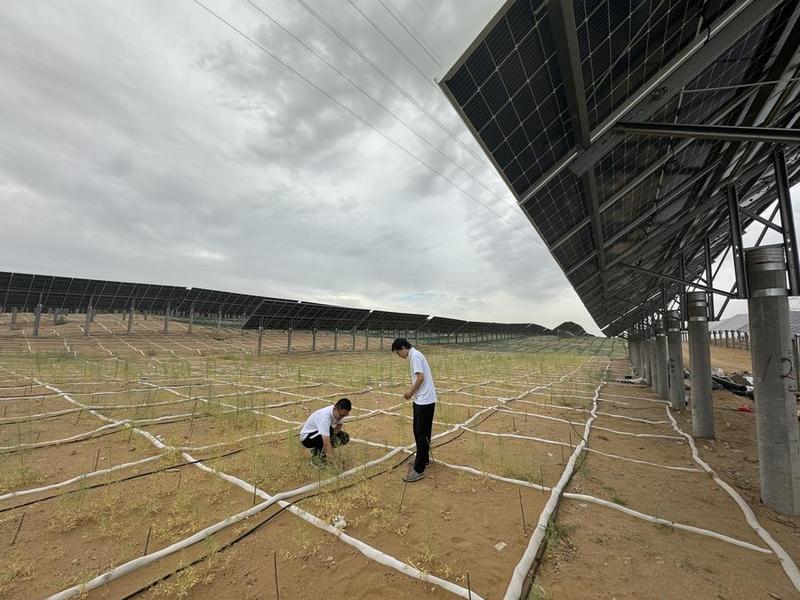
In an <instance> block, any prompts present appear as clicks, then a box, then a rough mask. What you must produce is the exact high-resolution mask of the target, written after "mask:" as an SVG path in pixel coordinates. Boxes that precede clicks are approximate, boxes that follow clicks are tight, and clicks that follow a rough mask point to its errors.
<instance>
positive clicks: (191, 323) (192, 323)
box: [188, 302, 194, 333]
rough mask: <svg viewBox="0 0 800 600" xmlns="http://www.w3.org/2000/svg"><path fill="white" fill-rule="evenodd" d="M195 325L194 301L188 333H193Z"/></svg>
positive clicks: (190, 310)
mask: <svg viewBox="0 0 800 600" xmlns="http://www.w3.org/2000/svg"><path fill="white" fill-rule="evenodd" d="M193 326H194V302H192V305H191V306H190V307H189V331H188V333H192V327H193Z"/></svg>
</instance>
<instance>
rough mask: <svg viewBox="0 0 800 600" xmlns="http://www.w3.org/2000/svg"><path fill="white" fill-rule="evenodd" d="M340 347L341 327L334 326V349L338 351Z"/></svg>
mask: <svg viewBox="0 0 800 600" xmlns="http://www.w3.org/2000/svg"><path fill="white" fill-rule="evenodd" d="M338 349H339V328H338V327H334V328H333V351H334V352H336V351H337V350H338Z"/></svg>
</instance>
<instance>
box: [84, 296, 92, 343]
mask: <svg viewBox="0 0 800 600" xmlns="http://www.w3.org/2000/svg"><path fill="white" fill-rule="evenodd" d="M91 325H92V301H91V300H89V306H87V307H86V320H85V321H84V322H83V335H85V336H88V335H89V330H90V329H91Z"/></svg>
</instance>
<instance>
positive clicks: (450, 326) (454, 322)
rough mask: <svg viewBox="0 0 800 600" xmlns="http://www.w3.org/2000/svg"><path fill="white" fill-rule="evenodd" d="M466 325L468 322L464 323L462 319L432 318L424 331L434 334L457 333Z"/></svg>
mask: <svg viewBox="0 0 800 600" xmlns="http://www.w3.org/2000/svg"><path fill="white" fill-rule="evenodd" d="M466 324H467V321H462V320H460V319H449V318H447V317H432V318H431V319H430V320H429V321H428V322H427V323H425V325H424V326H423V327H422V329H424V330H425V331H431V332H434V333H455V332H456V331H461V330H462V329H463V328H464V326H465V325H466Z"/></svg>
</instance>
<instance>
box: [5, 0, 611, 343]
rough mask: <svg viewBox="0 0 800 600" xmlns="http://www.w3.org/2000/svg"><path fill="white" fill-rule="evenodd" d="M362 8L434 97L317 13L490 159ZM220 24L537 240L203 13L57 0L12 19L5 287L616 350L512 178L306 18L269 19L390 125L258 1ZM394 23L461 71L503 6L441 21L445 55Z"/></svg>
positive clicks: (393, 60)
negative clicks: (224, 296) (347, 308)
mask: <svg viewBox="0 0 800 600" xmlns="http://www.w3.org/2000/svg"><path fill="white" fill-rule="evenodd" d="M354 2H355V3H356V4H357V5H358V6H359V7H360V8H361V10H362V11H363V12H364V13H365V14H366V15H367V16H368V17H369V18H370V19H372V20H373V21H374V22H375V23H376V24H377V25H378V26H379V27H380V28H381V29H382V30H383V31H384V32H385V33H386V35H388V36H389V37H390V38H391V39H392V40H393V41H395V43H396V44H397V45H398V46H399V47H400V48H401V49H402V50H403V51H404V52H405V53H406V54H407V55H408V56H409V58H411V59H412V60H413V61H414V63H415V64H416V65H418V67H419V68H420V69H421V70H422V71H423V72H424V73H425V74H426V75H427V77H428V79H427V80H425V79H423V78H422V76H420V74H419V73H417V72H416V71H415V70H414V69H413V68H412V67H411V65H410V64H409V63H408V62H407V61H406V60H405V59H404V58H403V57H402V56H401V55H400V54H399V53H398V52H397V51H396V50H395V49H394V48H392V47H391V46H390V45H389V44H388V43H387V42H386V41H385V40H384V39H383V38H382V37H381V35H380V33H379V32H377V31H376V30H375V29H374V28H373V27H372V26H371V25H370V24H369V23H368V22H367V21H366V20H365V19H364V18H363V17H362V16H361V15H359V14H358V13H357V12H356V11H355V10H354V9H353V8H352V7H351V6H350V5H349V4H347V3H344V2H342V3H335V4H333V3H325V2H320V1H317V2H311V3H310V4H311V6H312V7H313V8H314V10H316V11H318V12H319V13H320V14H321V15H323V16H324V18H325V19H326V20H329V22H330V23H331V25H332V26H333V27H335V28H337V29H338V30H339V31H341V32H342V33H343V34H344V35H345V36H346V37H347V38H348V39H349V40H351V41H352V42H353V43H354V44H356V45H357V46H358V47H359V48H361V49H362V50H363V51H364V52H365V53H366V54H367V55H368V56H369V57H370V58H371V59H372V60H373V61H375V62H376V63H377V64H378V65H380V68H381V69H382V70H384V71H385V72H386V73H387V74H388V75H389V76H390V77H392V78H393V79H394V80H395V81H396V82H397V83H398V84H399V85H401V86H402V87H403V88H404V89H406V90H407V91H408V92H409V93H410V94H411V95H412V96H413V97H415V98H417V99H418V100H419V101H420V102H421V103H422V104H423V105H424V106H425V107H426V108H427V109H428V110H429V111H430V112H431V113H432V114H434V115H436V117H437V119H439V120H440V121H441V122H442V123H444V124H445V125H446V126H447V127H449V128H451V129H452V130H453V131H455V132H456V133H457V135H458V137H459V139H460V140H462V142H463V143H464V144H466V145H467V146H468V147H469V148H470V149H471V150H472V152H473V153H475V154H477V155H478V156H480V157H482V158H483V153H482V151H481V150H480V149H479V147H478V146H477V144H476V143H475V142H474V141H473V140H472V139H471V136H470V134H469V133H468V131H467V130H466V128H465V127H464V126H463V124H462V123H461V122H460V120H459V119H458V117H457V116H456V115H455V112H454V111H453V110H452V108H451V107H450V106H449V104H448V102H447V100H446V99H445V98H444V96H443V95H442V94H441V93H440V92H439V91H437V90H436V88H435V86H434V85H432V84H431V82H432V80H433V78H434V77H435V76H438V75H441V73H442V72H443V71H444V69H442V68H440V67H438V66H437V65H435V64H434V63H433V61H431V60H430V59H429V58H428V57H427V56H426V55H425V53H424V52H423V51H422V50H420V49H419V48H418V47H416V45H415V43H414V42H413V40H411V39H410V38H409V36H408V35H407V34H406V33H405V32H404V31H403V30H402V28H401V27H400V26H399V25H397V23H395V22H394V21H393V19H392V18H391V17H390V16H389V15H388V14H386V12H385V11H384V10H383V8H382V7H381V6H380V5H379V4H376V3H366V2H363V1H362V2H359V1H358V0H354ZM208 4H209V6H210V7H211V8H213V9H214V10H215V11H218V12H219V13H220V14H222V15H224V16H225V18H226V19H229V20H230V21H231V22H232V23H234V24H235V25H236V26H237V27H239V28H241V29H242V30H243V31H245V32H247V34H248V35H250V36H251V37H253V38H254V39H256V40H258V41H259V43H261V44H263V45H264V46H265V47H267V48H269V49H270V50H271V51H273V52H275V54H276V55H278V56H280V57H281V58H282V59H283V60H285V61H286V62H287V63H289V64H291V66H292V67H293V68H294V69H296V70H297V71H299V72H300V73H302V74H303V75H304V76H306V77H307V78H308V79H310V80H311V81H313V82H315V83H316V84H317V85H319V86H320V87H322V88H323V89H324V90H325V91H326V92H328V93H329V94H330V95H331V96H333V97H335V98H336V99H337V100H338V101H339V102H341V103H342V104H344V105H345V106H347V107H349V108H350V109H351V110H352V111H353V112H355V113H357V114H358V115H360V116H361V117H362V118H363V119H365V120H366V121H367V122H369V123H370V124H371V125H372V126H374V127H375V128H376V129H377V130H379V131H380V132H381V133H382V134H384V135H385V136H387V137H390V138H391V139H393V140H396V141H397V143H398V144H400V145H402V146H403V147H404V148H406V149H408V150H409V151H410V153H411V154H413V155H415V156H417V157H419V159H420V160H421V161H423V162H424V163H425V164H427V165H429V166H430V167H431V168H432V169H434V170H435V171H438V172H439V173H441V174H442V175H444V176H445V177H447V178H448V179H450V180H452V181H453V182H455V183H456V184H457V185H458V186H459V187H461V188H463V189H464V190H466V191H467V192H468V193H469V194H470V195H472V196H474V198H475V199H478V200H479V201H480V202H483V203H485V204H486V205H488V206H490V207H491V208H492V210H494V211H496V212H497V213H499V214H501V215H503V216H504V217H505V218H507V219H508V220H509V221H510V222H511V223H513V224H514V226H516V228H519V230H522V231H519V230H518V229H516V228H515V227H513V226H511V225H509V224H507V223H506V222H504V221H502V220H500V219H498V218H497V217H496V216H495V215H494V214H492V212H490V211H488V210H487V209H485V208H483V207H482V206H480V205H479V204H478V202H476V201H475V200H474V199H471V198H469V197H468V196H467V195H465V194H464V193H462V192H461V191H458V190H457V189H455V188H454V187H453V186H452V185H451V184H449V183H448V182H446V181H444V180H443V179H442V178H441V177H440V176H439V175H437V174H436V173H434V172H433V171H432V170H429V169H428V168H426V167H425V166H423V165H421V164H420V163H419V162H418V161H417V160H415V159H414V158H412V157H411V156H409V154H407V153H406V152H404V151H403V150H400V149H398V148H397V147H396V146H394V145H393V144H392V143H390V142H389V141H387V140H386V139H385V138H384V137H383V136H382V135H381V133H378V132H376V131H375V130H373V129H371V128H370V127H368V126H366V125H364V124H363V123H361V122H359V121H358V120H357V119H356V118H354V117H353V116H352V115H351V114H349V113H348V112H347V111H346V110H344V109H342V108H341V107H340V106H338V105H337V104H336V103H334V102H332V101H331V100H330V99H328V98H326V97H325V96H324V95H323V94H321V93H320V92H318V91H317V90H315V89H313V88H312V87H310V86H309V85H308V84H307V83H305V82H304V81H302V80H301V79H299V78H298V77H297V76H296V75H295V74H293V73H291V72H290V71H288V70H287V69H285V68H284V67H283V66H281V65H279V64H278V63H277V62H275V61H274V60H272V59H271V58H269V57H268V56H267V55H266V54H264V53H263V52H261V51H260V50H258V49H257V48H255V47H254V46H253V45H252V44H250V43H249V42H247V41H246V40H244V39H243V38H241V37H240V36H238V35H236V34H235V33H234V32H232V31H231V30H229V29H228V28H226V27H225V26H224V25H223V24H222V23H220V22H219V21H217V20H216V19H214V18H213V17H212V16H211V15H209V14H208V13H206V12H205V11H203V10H202V9H201V8H200V7H198V6H197V5H196V4H194V3H192V2H189V1H186V2H171V3H163V2H156V1H155V0H143V1H141V2H136V3H130V4H127V5H125V4H119V3H117V2H112V1H111V0H106V1H89V0H83V1H75V2H70V3H69V4H64V3H61V2H56V1H55V0H53V1H52V2H45V1H42V2H37V3H35V5H31V3H25V4H23V3H15V4H12V5H9V6H8V7H6V10H5V12H4V16H3V17H2V21H0V27H2V30H3V33H4V35H3V36H0V56H2V63H3V69H2V71H0V131H2V132H3V137H4V144H3V145H2V147H0V201H1V202H2V204H3V212H4V225H5V227H4V236H3V237H2V238H1V239H0V252H2V255H3V256H4V259H5V260H4V264H3V269H6V270H16V271H25V272H43V273H54V274H64V275H74V276H84V277H103V278H114V279H126V280H141V281H151V282H161V283H175V284H181V285H192V286H203V287H213V288H218V289H231V290H237V291H242V292H249V293H259V294H269V295H273V296H286V297H293V298H302V299H308V300H315V301H323V302H338V303H344V304H352V305H359V306H369V307H375V308H384V309H395V310H407V311H413V312H423V313H430V314H434V313H435V314H440V315H446V316H454V317H462V318H469V319H476V320H501V321H536V322H540V323H542V324H545V325H555V324H557V323H559V322H561V321H564V320H575V321H578V322H579V323H581V324H582V325H584V326H585V327H586V328H587V329H592V330H595V331H596V328H595V327H594V324H593V323H592V322H591V320H590V318H589V317H588V314H587V313H586V311H585V309H583V307H582V305H581V304H580V302H579V301H578V299H577V297H576V295H575V294H574V292H573V291H572V290H571V288H570V287H569V284H568V283H567V282H566V279H565V278H564V277H563V275H562V274H561V272H560V270H559V269H558V267H557V266H556V264H555V262H554V261H553V259H552V258H551V257H550V256H549V253H548V252H547V250H546V249H545V248H544V245H543V244H542V243H541V242H540V241H539V240H538V239H537V236H536V233H535V232H534V230H533V229H532V228H531V227H530V225H529V223H528V222H527V220H526V219H525V218H524V216H523V215H522V213H521V212H520V211H519V210H518V209H517V208H516V207H515V206H513V204H514V201H513V197H512V196H511V194H510V193H509V192H508V190H507V189H506V188H505V186H504V185H503V183H502V181H501V180H500V178H499V177H498V175H497V174H496V173H494V172H493V171H492V170H490V169H487V168H485V167H484V166H481V165H479V164H478V162H477V161H476V159H475V158H474V157H473V156H471V155H470V154H469V153H468V152H467V151H465V150H464V149H463V148H461V147H459V146H458V145H457V144H456V143H455V142H454V141H453V140H452V139H451V138H450V137H449V136H448V135H447V134H446V133H445V132H443V131H442V130H441V128H440V127H439V126H437V125H436V124H435V123H433V122H432V121H431V120H430V119H428V118H427V117H425V116H424V115H423V114H422V113H421V112H420V111H419V110H418V109H417V108H416V107H414V106H413V105H411V104H410V103H409V102H408V101H407V100H406V99H405V98H403V97H402V96H401V95H400V94H399V93H397V91H396V90H395V89H394V88H392V86H391V85H389V84H388V83H386V82H385V81H384V80H383V79H381V78H380V77H379V75H378V74H377V73H376V72H374V71H373V70H372V69H370V68H369V67H367V66H366V65H365V64H364V62H363V61H362V60H361V59H360V58H358V56H356V54H355V53H353V52H352V51H351V50H350V49H349V48H347V47H346V46H345V45H344V44H343V43H342V42H341V41H339V40H338V39H336V38H335V37H334V36H332V35H331V34H330V32H329V31H328V30H327V29H325V27H324V26H322V25H321V24H320V23H318V22H317V21H316V20H315V19H313V18H312V17H311V16H310V15H309V14H308V13H307V12H306V11H305V10H304V9H303V8H302V7H301V6H300V5H299V4H298V3H297V2H294V1H289V0H285V1H283V2H267V1H266V0H257V4H259V5H260V6H262V7H263V8H264V9H265V10H268V11H269V13H270V14H271V15H273V16H274V17H275V18H276V19H278V20H279V21H280V22H281V23H282V24H284V25H285V26H286V27H287V28H288V29H290V30H291V31H292V32H293V33H294V34H295V35H297V36H298V37H299V38H301V39H303V40H304V41H306V43H308V44H309V45H310V46H312V47H313V48H315V49H316V50H317V51H318V52H319V53H320V54H322V55H323V56H325V58H326V59H327V60H328V61H330V62H331V63H333V64H335V65H336V66H337V68H339V69H341V70H342V72H344V73H346V74H347V76H348V77H349V78H351V79H352V80H353V81H355V82H356V83H357V84H358V85H359V86H361V87H363V89H364V90H365V91H366V92H367V93H368V94H369V95H371V96H372V97H374V98H375V99H376V100H377V101H378V102H379V103H380V104H381V105H383V107H385V108H382V107H381V106H378V105H377V104H376V103H375V102H373V101H372V100H370V99H368V98H367V97H365V95H364V94H362V93H361V92H359V91H358V90H356V89H355V88H354V87H353V86H352V85H350V84H349V83H347V82H346V81H344V80H343V79H342V78H341V77H339V76H338V75H337V74H336V73H334V72H333V71H332V70H331V69H330V68H329V67H328V66H326V65H325V64H324V63H322V62H321V61H319V60H318V59H317V58H316V57H314V56H313V55H312V54H310V53H309V52H308V51H307V50H305V49H303V48H302V47H300V46H299V45H297V43H296V42H295V41H294V40H292V39H291V38H290V37H288V36H287V35H286V34H285V33H283V32H282V31H280V30H279V29H278V28H276V27H275V26H274V25H272V24H270V23H269V22H268V20H267V19H266V18H265V17H264V16H263V15H262V14H260V13H258V12H257V11H256V10H255V9H254V8H253V7H251V6H250V5H248V4H247V3H246V2H244V1H243V0H208ZM388 4H389V5H390V6H394V7H397V8H398V10H399V11H400V13H399V14H401V15H402V16H403V19H405V20H406V21H407V22H408V23H409V24H410V25H411V26H412V27H413V28H414V29H415V31H416V32H417V33H418V34H419V35H421V36H422V37H423V38H424V39H425V41H426V43H427V44H428V45H429V46H430V47H431V48H433V49H434V50H435V52H434V54H435V55H437V56H440V57H441V58H440V59H439V61H440V62H442V63H443V64H448V63H449V62H451V61H452V60H454V59H455V57H456V56H457V55H458V53H459V52H460V50H461V49H463V47H465V46H466V45H467V43H468V42H469V40H471V39H472V37H473V36H474V35H475V33H477V31H478V30H479V29H480V28H481V27H482V26H483V24H484V23H485V22H486V21H487V20H488V19H489V17H490V16H491V14H492V13H493V12H494V10H495V8H496V7H490V6H487V5H486V3H485V2H483V1H480V0H471V1H469V2H467V1H456V0H450V1H448V2H442V3H437V4H436V5H435V6H428V3H425V4H424V6H425V7H426V10H427V11H428V13H429V14H430V16H431V17H432V19H434V20H435V22H436V23H437V25H438V27H439V28H440V29H441V30H442V31H443V32H444V33H445V34H446V35H442V33H441V32H439V31H438V30H437V29H436V28H435V27H433V26H432V24H431V22H430V21H429V20H428V18H427V16H425V15H424V14H423V13H422V12H421V11H420V9H419V5H418V4H417V3H416V2H414V0H408V1H400V0H393V1H392V2H390V3H388ZM448 40H450V41H448ZM390 113H394V114H395V115H397V116H398V117H400V118H401V119H402V120H403V121H405V122H406V123H407V124H408V125H409V126H410V127H412V128H413V129H414V130H415V131H416V132H417V133H418V134H419V135H417V134H415V133H413V132H411V131H409V129H408V127H406V126H405V125H403V124H401V123H399V122H398V121H397V119H395V118H394V117H393V116H392V115H391V114H390ZM419 136H423V137H425V138H426V139H427V140H429V141H430V142H431V143H432V144H433V146H434V147H435V148H438V151H437V150H436V149H434V148H433V147H431V146H430V145H428V144H427V143H426V142H424V141H422V140H421V139H420V137H419ZM442 154H444V155H446V156H447V157H449V160H448V158H445V157H444V156H442ZM484 160H485V159H484ZM454 163H456V164H458V165H460V166H461V167H462V168H461V169H460V168H458V167H457V166H455V165H454ZM464 171H467V172H468V173H469V174H470V175H472V176H473V177H474V178H476V179H478V180H479V181H481V182H482V183H483V184H484V185H485V186H486V187H487V188H489V190H491V191H488V190H487V189H485V188H484V187H482V186H481V185H479V184H478V183H476V182H475V181H474V180H473V179H472V178H470V176H468V175H467V174H465V172H464Z"/></svg>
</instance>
